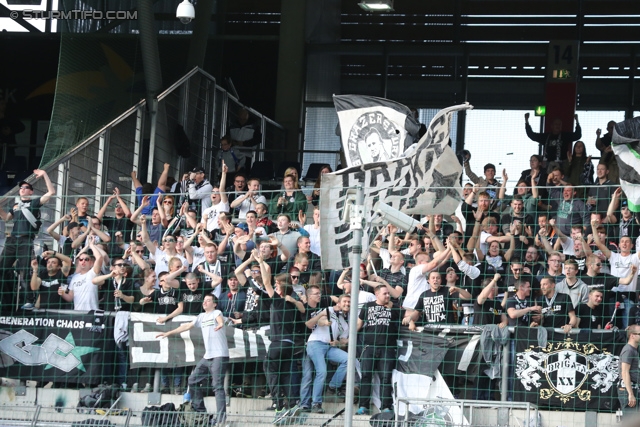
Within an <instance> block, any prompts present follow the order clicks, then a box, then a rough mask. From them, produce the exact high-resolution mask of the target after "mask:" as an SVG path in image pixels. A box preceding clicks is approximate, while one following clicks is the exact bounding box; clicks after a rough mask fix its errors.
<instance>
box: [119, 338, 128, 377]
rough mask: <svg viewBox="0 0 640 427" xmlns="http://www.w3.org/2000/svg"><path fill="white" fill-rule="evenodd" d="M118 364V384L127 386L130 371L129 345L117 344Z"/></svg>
mask: <svg viewBox="0 0 640 427" xmlns="http://www.w3.org/2000/svg"><path fill="white" fill-rule="evenodd" d="M116 364H117V368H116V382H117V384H118V385H121V384H125V383H126V382H127V370H128V369H129V346H128V345H127V343H120V344H119V345H118V344H116Z"/></svg>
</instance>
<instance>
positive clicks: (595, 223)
mask: <svg viewBox="0 0 640 427" xmlns="http://www.w3.org/2000/svg"><path fill="white" fill-rule="evenodd" d="M598 225H600V223H599V222H598V221H597V220H593V221H591V229H592V230H595V229H596V228H598ZM592 236H593V243H595V244H596V246H597V247H598V249H600V251H601V252H602V255H604V256H605V258H607V259H609V258H611V251H610V250H609V248H608V247H607V245H605V244H604V243H603V242H602V240H600V236H598V233H597V232H596V233H593V234H592Z"/></svg>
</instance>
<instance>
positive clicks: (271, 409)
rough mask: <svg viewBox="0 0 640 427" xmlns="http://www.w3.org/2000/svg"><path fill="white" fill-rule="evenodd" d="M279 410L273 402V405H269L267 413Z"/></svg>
mask: <svg viewBox="0 0 640 427" xmlns="http://www.w3.org/2000/svg"><path fill="white" fill-rule="evenodd" d="M277 409H278V405H277V404H276V402H273V403H272V404H271V405H269V406H268V407H267V408H266V409H265V411H275V410H277Z"/></svg>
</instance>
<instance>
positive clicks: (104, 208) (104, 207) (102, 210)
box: [96, 190, 116, 221]
mask: <svg viewBox="0 0 640 427" xmlns="http://www.w3.org/2000/svg"><path fill="white" fill-rule="evenodd" d="M115 198H116V195H115V190H114V191H113V194H112V195H111V196H109V197H107V200H106V201H105V202H104V204H103V205H102V207H100V210H99V211H98V213H97V214H96V218H98V219H99V220H100V221H102V217H103V216H104V214H105V213H106V212H107V209H108V208H109V204H110V203H111V202H113V199H115Z"/></svg>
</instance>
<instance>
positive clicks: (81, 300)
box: [69, 268, 99, 311]
mask: <svg viewBox="0 0 640 427" xmlns="http://www.w3.org/2000/svg"><path fill="white" fill-rule="evenodd" d="M94 277H96V272H95V271H93V268H92V269H91V270H89V271H87V272H86V273H84V274H79V273H76V274H74V275H73V276H71V280H70V281H69V290H70V291H73V309H74V310H76V311H89V310H97V309H98V308H99V307H98V285H94V284H93V283H92V282H91V281H92V280H93V278H94Z"/></svg>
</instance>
